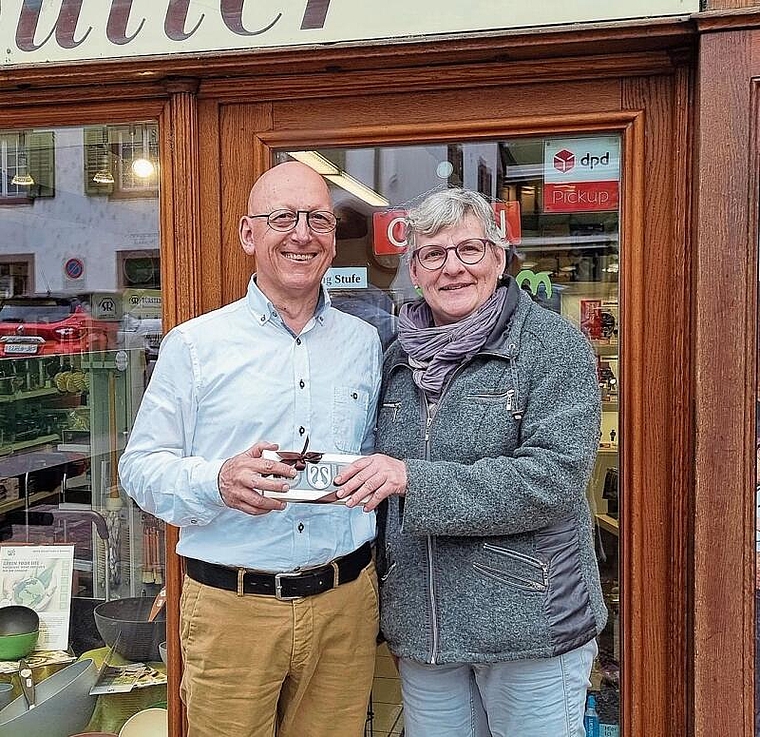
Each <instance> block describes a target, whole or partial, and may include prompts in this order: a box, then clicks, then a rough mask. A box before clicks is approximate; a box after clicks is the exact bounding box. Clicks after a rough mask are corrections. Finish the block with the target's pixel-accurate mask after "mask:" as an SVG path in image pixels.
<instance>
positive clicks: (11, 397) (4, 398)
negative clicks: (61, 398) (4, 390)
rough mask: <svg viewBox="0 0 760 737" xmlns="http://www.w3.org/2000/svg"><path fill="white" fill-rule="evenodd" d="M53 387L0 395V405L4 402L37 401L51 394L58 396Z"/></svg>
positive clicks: (56, 390)
mask: <svg viewBox="0 0 760 737" xmlns="http://www.w3.org/2000/svg"><path fill="white" fill-rule="evenodd" d="M60 393H61V392H59V391H58V389H56V388H55V387H54V386H52V387H49V386H48V387H43V388H42V389H32V390H31V391H28V392H15V393H14V394H2V395H0V404H5V403H6V402H21V401H23V400H25V399H39V398H40V397H48V396H50V395H51V394H60Z"/></svg>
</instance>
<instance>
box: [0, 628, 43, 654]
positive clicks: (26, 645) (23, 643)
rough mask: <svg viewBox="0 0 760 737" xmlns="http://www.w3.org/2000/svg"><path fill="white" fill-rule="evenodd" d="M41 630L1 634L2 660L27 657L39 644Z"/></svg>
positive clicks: (0, 649)
mask: <svg viewBox="0 0 760 737" xmlns="http://www.w3.org/2000/svg"><path fill="white" fill-rule="evenodd" d="M39 636H40V631H39V630H34V632H24V633H23V634H20V635H0V660H18V659H19V658H25V657H26V656H27V655H29V653H30V652H32V650H34V648H35V646H36V645H37V638H38V637H39Z"/></svg>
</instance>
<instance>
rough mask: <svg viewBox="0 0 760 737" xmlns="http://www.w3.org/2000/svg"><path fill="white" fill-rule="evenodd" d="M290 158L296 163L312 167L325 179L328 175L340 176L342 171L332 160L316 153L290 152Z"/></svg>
mask: <svg viewBox="0 0 760 737" xmlns="http://www.w3.org/2000/svg"><path fill="white" fill-rule="evenodd" d="M288 156H290V158H292V159H295V160H296V161H300V162H301V163H302V164H306V166H310V167H311V168H312V169H314V171H315V172H317V174H321V175H322V176H323V177H324V176H327V175H328V174H333V175H336V176H337V175H338V174H340V169H339V168H338V167H337V166H335V164H333V162H332V161H330V159H326V158H325V157H324V156H322V154H319V153H317V152H316V151H288Z"/></svg>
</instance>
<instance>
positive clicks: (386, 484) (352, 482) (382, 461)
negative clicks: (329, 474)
mask: <svg viewBox="0 0 760 737" xmlns="http://www.w3.org/2000/svg"><path fill="white" fill-rule="evenodd" d="M406 483H407V479H406V464H405V463H404V462H403V461H399V460H396V459H395V458H391V457H390V456H386V455H382V454H380V453H375V454H374V455H371V456H367V457H366V458H360V459H359V460H358V461H354V462H353V463H352V464H351V465H350V466H347V467H346V468H344V469H343V470H342V471H341V472H340V474H339V475H338V476H336V477H335V485H336V486H338V485H339V486H340V489H338V491H337V496H338V498H339V499H345V500H346V506H347V507H355V506H356V505H357V504H364V511H365V512H371V511H372V510H373V509H375V507H377V505H378V504H380V502H381V501H383V499H385V498H386V497H389V496H390V495H391V494H398V495H399V496H404V494H406Z"/></svg>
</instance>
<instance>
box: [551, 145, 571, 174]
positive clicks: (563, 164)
mask: <svg viewBox="0 0 760 737" xmlns="http://www.w3.org/2000/svg"><path fill="white" fill-rule="evenodd" d="M574 167H575V154H574V153H573V152H572V151H568V150H567V149H566V148H563V149H562V150H561V151H557V153H556V154H554V168H555V169H556V170H557V171H561V172H566V171H570V170H571V169H572V168H574Z"/></svg>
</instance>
